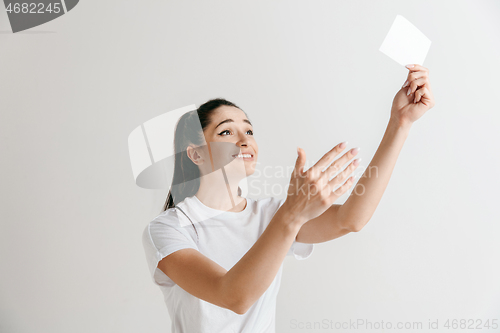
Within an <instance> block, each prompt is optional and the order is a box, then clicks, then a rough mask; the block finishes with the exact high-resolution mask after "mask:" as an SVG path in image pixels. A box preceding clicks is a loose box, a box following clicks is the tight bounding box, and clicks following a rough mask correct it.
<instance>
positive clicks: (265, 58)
mask: <svg viewBox="0 0 500 333" xmlns="http://www.w3.org/2000/svg"><path fill="white" fill-rule="evenodd" d="M397 14H400V15H402V16H404V17H405V18H406V19H408V20H409V21H410V22H411V23H413V24H414V25H415V26H416V27H417V28H418V29H420V30H421V31H422V32H423V33H424V34H425V35H426V36H427V37H428V38H429V39H430V40H431V41H432V45H431V48H430V50H429V53H428V55H427V57H426V59H425V62H424V63H423V66H425V67H427V68H428V69H429V70H430V80H431V86H432V89H433V93H434V96H435V100H436V105H435V107H434V108H432V109H431V110H430V111H428V112H427V113H426V114H425V115H424V116H423V117H422V118H421V119H419V120H418V121H417V122H416V123H415V124H414V125H413V127H412V128H411V130H410V135H409V136H408V139H407V140H406V143H405V145H404V146H403V149H402V151H401V154H400V156H399V158H398V161H397V163H396V166H395V169H394V171H393V174H392V177H391V180H390V182H389V184H388V186H387V189H386V191H385V193H384V195H383V197H382V200H381V202H380V204H379V206H378V208H377V210H376V212H375V214H374V215H373V217H372V219H371V220H370V222H369V223H368V224H367V225H366V226H365V228H364V229H363V230H362V231H360V232H358V233H350V234H348V235H346V236H344V237H341V238H339V239H336V240H333V241H330V242H326V243H320V244H317V245H316V247H315V250H314V253H313V254H312V256H311V257H310V258H309V259H307V260H304V261H298V260H295V259H294V258H287V259H286V260H285V264H284V272H283V279H282V285H281V290H280V293H279V296H278V309H277V317H276V329H277V332H320V331H325V332H326V331H334V330H331V329H326V328H324V327H323V328H321V329H300V328H298V327H296V328H294V326H293V325H299V323H302V324H304V325H305V324H307V323H308V322H309V323H310V322H314V321H318V322H322V323H324V322H323V321H324V320H327V321H329V320H331V321H333V322H349V321H350V320H351V321H356V320H358V319H362V320H369V321H372V322H379V323H380V322H381V321H384V322H388V321H391V322H393V323H396V322H407V321H410V322H422V323H423V329H421V330H419V332H422V331H427V330H426V328H427V324H428V322H429V320H431V321H435V320H439V325H440V327H441V328H442V327H443V326H442V325H443V324H444V322H445V321H446V319H459V320H460V319H466V320H469V319H474V320H476V319H481V320H483V323H484V321H486V320H487V319H489V320H490V323H491V320H492V319H497V322H498V321H500V284H499V283H498V281H500V267H499V262H500V260H499V259H500V250H499V245H498V234H499V233H500V225H499V221H500V218H499V217H500V214H499V212H498V207H499V205H498V199H499V195H498V188H499V185H500V183H499V178H498V172H497V170H498V168H499V166H500V163H499V162H500V159H499V156H498V148H497V147H496V146H497V145H498V143H499V142H500V134H499V121H500V115H499V111H500V108H499V106H498V96H499V91H500V83H499V78H500V63H499V59H500V39H499V35H500V2H498V1H484V0H483V1H478V0H474V1H472V0H470V1H418V2H415V1H368V0H366V1H333V0H328V1H319V0H315V1H305V0H303V1H263V0H259V1H246V2H243V1H124V0H121V1H118V0H107V1H95V0H94V1H93V0H82V1H80V3H79V4H78V5H77V7H75V8H74V9H73V10H72V11H71V12H69V13H68V14H66V15H64V16H62V17H60V18H58V19H56V20H54V21H51V22H48V23H46V24H44V25H41V26H38V27H35V28H33V29H31V30H27V31H25V32H21V33H16V34H12V33H11V32H10V26H9V23H8V19H7V15H6V12H5V8H4V7H1V9H0V30H1V33H0V48H1V52H0V108H1V119H0V135H1V140H0V142H1V154H2V156H1V173H0V174H1V202H2V204H1V205H2V209H1V213H0V214H1V215H0V218H1V225H0V251H1V257H0V272H1V273H0V331H1V332H6V333H35V332H36V333H37V332H51V333H66V332H72V333H80V332H85V333H87V332H93V333H98V332H103V333H109V332H120V333H125V332H127V333H128V332H170V319H169V317H168V312H167V308H166V305H165V303H164V301H163V295H162V294H161V291H160V289H159V288H158V287H157V286H155V285H154V284H153V282H152V280H151V277H150V276H149V273H148V268H147V264H146V260H145V256H144V251H143V248H142V244H141V233H142V231H143V229H144V227H145V225H146V224H147V223H149V221H151V220H152V219H153V218H154V217H155V216H157V215H158V214H159V212H160V210H161V208H162V207H163V204H164V202H165V198H166V195H167V189H164V190H147V189H143V188H140V187H138V186H136V185H135V184H134V180H133V177H132V170H131V167H130V161H129V155H128V147H127V138H128V135H129V133H130V132H131V131H132V130H133V129H134V128H135V127H137V126H139V125H140V124H141V123H143V122H144V121H147V120H149V119H151V118H153V117H155V116H157V115H160V114H163V113H165V112H167V111H169V110H173V109H176V108H179V107H182V106H185V105H189V104H196V105H200V104H202V103H204V102H205V101H207V100H208V99H210V98H214V97H224V98H227V99H229V100H230V101H233V102H234V103H236V104H238V105H239V106H240V107H241V108H243V109H244V110H245V111H246V112H247V113H248V115H249V117H250V119H251V120H252V122H253V123H254V132H255V136H256V139H257V142H258V143H259V161H258V162H259V165H258V167H259V169H261V170H262V169H263V168H264V167H265V166H272V167H273V168H278V167H287V166H293V165H294V163H295V159H296V147H297V146H300V147H302V148H303V149H304V150H305V152H306V155H307V160H308V163H310V164H309V165H311V164H312V163H315V162H316V161H317V160H318V159H319V158H320V157H321V156H323V154H325V153H326V152H327V151H328V150H329V149H330V148H331V147H333V146H334V145H336V144H338V143H340V142H342V141H346V140H347V141H349V144H348V148H353V147H358V146H359V147H361V151H360V153H359V157H362V158H363V160H362V161H361V166H360V167H359V168H358V170H363V169H364V168H366V166H367V165H368V164H369V162H370V161H371V159H372V157H373V155H374V154H375V151H376V149H377V147H378V145H379V143H380V140H381V139H382V136H383V133H384V131H385V128H386V125H387V122H388V120H389V115H390V108H391V104H392V100H393V98H394V96H395V94H396V93H397V91H398V90H399V89H400V88H401V86H402V85H403V83H404V82H405V80H406V76H407V74H408V70H407V69H406V68H404V67H402V66H400V65H399V64H397V63H396V62H395V61H393V60H392V59H390V58H388V57H387V56H386V55H384V54H383V53H381V52H380V51H378V48H379V47H380V45H381V43H382V41H383V39H384V38H385V36H386V34H387V32H388V31H389V29H390V27H391V25H392V22H393V21H394V19H395V17H396V15H397ZM356 174H358V173H357V172H356ZM251 177H253V176H251ZM262 179H263V178H262ZM266 180H267V181H268V182H269V184H279V185H280V186H283V187H284V186H286V185H287V184H288V182H289V177H288V176H283V177H270V178H268V179H266ZM270 195H273V194H272V193H262V195H261V196H260V197H266V196H270ZM284 195H285V193H284V192H282V193H276V194H275V195H273V196H279V197H284ZM254 197H258V196H254ZM347 197H348V194H345V195H344V196H343V197H342V198H340V199H339V201H338V202H337V203H343V202H344V201H345V200H346V199H347ZM467 323H469V322H467ZM337 331H338V330H337ZM358 331H363V330H361V329H359V330H358ZM368 331H377V330H375V329H373V330H368ZM378 331H381V330H378ZM407 331H411V330H407ZM433 331H436V330H433ZM453 331H454V332H458V331H462V330H460V329H457V330H453ZM463 331H467V330H463ZM490 331H500V329H497V330H490ZM490 331H487V332H490Z"/></svg>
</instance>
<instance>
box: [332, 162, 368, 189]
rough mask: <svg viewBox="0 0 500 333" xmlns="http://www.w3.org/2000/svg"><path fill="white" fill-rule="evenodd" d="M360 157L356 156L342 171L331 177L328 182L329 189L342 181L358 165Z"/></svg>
mask: <svg viewBox="0 0 500 333" xmlns="http://www.w3.org/2000/svg"><path fill="white" fill-rule="evenodd" d="M360 161H361V158H357V159H355V160H354V161H352V162H351V163H350V164H349V166H348V167H347V168H345V169H344V170H343V171H342V172H340V173H339V174H338V175H337V176H335V177H333V178H332V180H330V181H329V182H328V186H329V187H330V191H332V189H333V188H334V187H335V186H337V185H338V184H340V183H342V182H344V181H345V180H346V178H347V176H349V175H350V174H351V173H352V172H353V171H354V170H356V168H357V167H358V166H359V163H360Z"/></svg>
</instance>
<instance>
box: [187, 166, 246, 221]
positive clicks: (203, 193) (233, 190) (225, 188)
mask: <svg viewBox="0 0 500 333" xmlns="http://www.w3.org/2000/svg"><path fill="white" fill-rule="evenodd" d="M220 171H222V169H221V170H219V172H212V173H209V174H207V175H204V176H202V177H200V188H199V189H198V192H196V197H198V199H199V200H200V201H201V202H202V203H203V204H204V205H205V206H207V207H210V208H213V209H217V210H222V211H226V212H241V211H242V210H244V209H245V207H246V204H247V202H246V199H245V198H243V197H241V196H239V195H238V183H239V182H240V180H241V179H238V178H231V176H230V174H229V173H225V174H224V173H223V172H220ZM225 176H226V177H225Z"/></svg>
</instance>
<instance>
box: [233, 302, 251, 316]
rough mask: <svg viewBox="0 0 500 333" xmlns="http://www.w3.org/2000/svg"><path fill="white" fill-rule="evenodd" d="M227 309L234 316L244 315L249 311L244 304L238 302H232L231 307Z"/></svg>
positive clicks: (248, 307)
mask: <svg viewBox="0 0 500 333" xmlns="http://www.w3.org/2000/svg"><path fill="white" fill-rule="evenodd" d="M228 309H229V310H231V311H233V312H234V313H236V314H239V315H244V314H245V313H247V311H248V309H250V306H248V304H247V303H246V302H243V301H241V300H238V301H235V302H233V303H232V304H231V306H229V307H228Z"/></svg>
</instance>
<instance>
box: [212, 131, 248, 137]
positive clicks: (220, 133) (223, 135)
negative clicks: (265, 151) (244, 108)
mask: <svg viewBox="0 0 500 333" xmlns="http://www.w3.org/2000/svg"><path fill="white" fill-rule="evenodd" d="M225 132H229V130H224V131H222V132H220V133H219V135H221V136H224V135H222V133H225ZM248 132H250V135H253V131H252V130H248V131H247V133H248Z"/></svg>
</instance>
